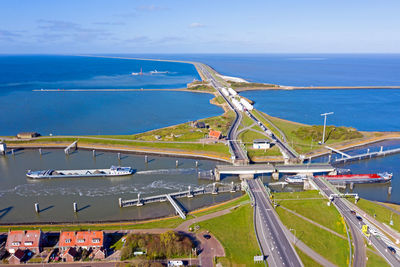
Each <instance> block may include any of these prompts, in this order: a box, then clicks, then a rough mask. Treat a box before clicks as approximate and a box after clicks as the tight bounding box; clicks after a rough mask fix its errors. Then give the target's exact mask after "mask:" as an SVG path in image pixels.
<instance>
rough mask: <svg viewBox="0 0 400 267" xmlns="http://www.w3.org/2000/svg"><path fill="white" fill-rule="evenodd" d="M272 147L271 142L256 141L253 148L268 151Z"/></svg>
mask: <svg viewBox="0 0 400 267" xmlns="http://www.w3.org/2000/svg"><path fill="white" fill-rule="evenodd" d="M270 147H271V144H270V142H269V141H268V140H267V139H254V140H253V148H254V149H268V148H270Z"/></svg>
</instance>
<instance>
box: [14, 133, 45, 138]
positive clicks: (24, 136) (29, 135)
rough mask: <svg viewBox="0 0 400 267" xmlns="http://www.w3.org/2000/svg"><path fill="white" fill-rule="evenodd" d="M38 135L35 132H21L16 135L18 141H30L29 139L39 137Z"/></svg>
mask: <svg viewBox="0 0 400 267" xmlns="http://www.w3.org/2000/svg"><path fill="white" fill-rule="evenodd" d="M39 136H40V134H38V133H37V132H23V133H19V134H17V138H19V139H30V138H35V137H39Z"/></svg>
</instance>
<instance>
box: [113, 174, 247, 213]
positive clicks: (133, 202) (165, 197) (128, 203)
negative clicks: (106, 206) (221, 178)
mask: <svg viewBox="0 0 400 267" xmlns="http://www.w3.org/2000/svg"><path fill="white" fill-rule="evenodd" d="M241 188H242V186H241V184H235V183H233V182H232V183H231V184H218V183H213V186H212V187H203V188H199V189H194V190H192V189H191V188H190V186H189V189H188V190H185V191H179V192H174V193H170V194H162V195H156V196H149V197H144V198H141V197H140V193H139V194H138V198H136V199H128V200H122V198H119V199H118V205H119V207H120V208H126V207H132V206H138V207H139V206H142V205H144V204H147V203H153V202H164V201H169V202H170V203H171V205H172V206H173V207H174V209H175V211H176V213H177V214H179V216H180V217H181V218H182V219H186V215H185V211H184V210H183V209H182V208H181V206H180V205H179V204H178V203H177V201H176V199H177V198H183V197H187V198H191V197H194V196H198V195H204V194H218V193H228V192H230V193H234V192H236V191H239V190H241Z"/></svg>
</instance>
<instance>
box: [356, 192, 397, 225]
mask: <svg viewBox="0 0 400 267" xmlns="http://www.w3.org/2000/svg"><path fill="white" fill-rule="evenodd" d="M382 204H383V205H387V206H388V207H390V208H392V209H394V210H400V206H399V205H395V204H386V203H382ZM357 206H358V207H359V208H360V209H362V210H363V211H365V212H366V213H367V214H369V215H370V216H372V217H374V215H376V217H375V219H376V220H378V221H380V222H382V223H384V224H386V225H388V226H389V227H391V228H393V229H394V230H396V231H398V232H400V215H399V214H398V213H396V212H393V211H392V210H390V209H389V208H387V207H384V206H382V205H380V204H378V203H375V202H373V201H370V200H366V199H363V198H361V199H360V200H359V201H358V202H357ZM390 217H392V219H393V225H390Z"/></svg>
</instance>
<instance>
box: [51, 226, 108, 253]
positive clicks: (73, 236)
mask: <svg viewBox="0 0 400 267" xmlns="http://www.w3.org/2000/svg"><path fill="white" fill-rule="evenodd" d="M58 246H59V248H60V250H61V251H67V250H68V249H69V248H71V247H73V248H76V249H78V248H82V249H87V250H90V249H93V250H94V249H100V248H102V247H104V232H103V231H78V232H72V231H66V232H61V233H60V239H59V242H58Z"/></svg>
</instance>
